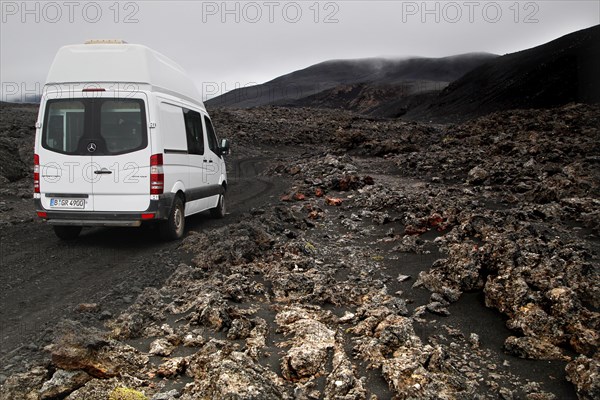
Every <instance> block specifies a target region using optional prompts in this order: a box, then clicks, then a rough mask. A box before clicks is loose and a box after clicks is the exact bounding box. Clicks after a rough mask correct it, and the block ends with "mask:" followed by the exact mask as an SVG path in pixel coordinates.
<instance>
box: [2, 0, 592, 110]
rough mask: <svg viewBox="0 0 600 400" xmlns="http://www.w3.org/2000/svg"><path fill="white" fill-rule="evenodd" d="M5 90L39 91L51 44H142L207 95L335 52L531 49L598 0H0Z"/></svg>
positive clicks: (586, 22)
mask: <svg viewBox="0 0 600 400" xmlns="http://www.w3.org/2000/svg"><path fill="white" fill-rule="evenodd" d="M0 10H1V27H0V56H1V61H0V80H1V82H2V99H3V100H4V99H6V98H8V97H12V98H13V99H14V98H15V97H16V98H17V99H19V98H21V99H23V98H25V99H26V98H27V96H30V95H31V94H32V93H35V92H36V91H37V92H38V93H39V92H41V86H43V84H44V81H45V78H46V73H47V71H48V69H49V67H50V64H51V63H52V60H53V57H54V55H55V53H56V51H57V49H58V48H59V47H61V46H63V45H66V44H74V43H83V42H84V41H85V40H87V39H92V38H102V39H106V38H118V39H123V40H126V41H127V42H129V43H140V44H144V45H147V46H149V47H151V48H153V49H155V50H157V51H159V52H161V53H163V54H165V55H166V56H168V57H170V58H172V59H173V60H175V61H176V62H178V63H179V64H180V65H182V66H183V67H184V68H185V69H186V70H187V71H188V72H189V73H190V74H191V75H192V76H193V78H194V79H195V81H196V83H197V86H198V88H199V89H200V90H201V91H202V92H203V93H204V95H208V96H212V95H214V94H216V92H225V91H228V90H232V89H234V88H236V87H238V86H245V85H250V84H253V83H262V82H265V81H268V80H270V79H273V78H275V77H277V76H280V75H283V74H286V73H288V72H291V71H294V70H298V69H301V68H305V67H307V66H309V65H312V64H315V63H318V62H321V61H325V60H329V59H338V58H364V57H380V56H384V57H402V56H427V57H442V56H448V55H453V54H460V53H467V52H474V51H485V52H490V53H497V54H505V53H511V52H515V51H519V50H523V49H526V48H530V47H533V46H536V45H539V44H542V43H545V42H548V41H550V40H552V39H555V38H557V37H560V36H562V35H564V34H567V33H570V32H573V31H576V30H579V29H583V28H587V27H590V26H593V25H597V24H599V23H600V1H598V0H586V1H559V0H551V1H515V0H512V1H511V0H509V1H469V0H467V1H437V2H435V1H428V2H423V1H393V0H392V1H357V0H346V1H318V2H317V1H315V0H310V1H270V0H266V1H229V2H223V1H156V0H154V1H120V2H116V1H95V2H94V1H73V0H65V1H62V0H59V1H54V2H52V1H50V2H48V1H38V2H22V1H4V0H2V1H1V9H0Z"/></svg>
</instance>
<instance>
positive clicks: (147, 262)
mask: <svg viewBox="0 0 600 400" xmlns="http://www.w3.org/2000/svg"><path fill="white" fill-rule="evenodd" d="M266 160H268V158H265V157H264V156H263V157H261V158H245V159H232V160H231V161H232V162H231V163H230V166H229V168H230V169H229V171H228V172H229V180H230V190H229V193H228V198H227V208H228V216H227V217H226V218H225V219H224V220H211V219H210V217H209V216H208V215H207V214H202V215H198V216H194V217H191V218H188V219H187V220H186V222H187V230H188V231H190V230H195V231H200V230H203V229H207V228H211V227H217V226H221V225H223V224H227V223H229V222H230V221H232V220H234V219H236V218H237V217H238V216H239V215H240V214H241V213H243V212H244V211H246V210H248V209H250V208H252V207H254V206H256V205H258V204H261V205H263V204H265V203H267V202H268V201H269V200H270V198H271V197H272V196H276V195H278V194H279V193H280V189H281V186H282V183H281V182H275V181H272V180H270V179H268V178H262V177H258V176H257V174H258V172H259V171H260V170H261V168H262V167H263V164H264V162H265V161H266ZM25 204H30V203H29V202H27V203H25ZM30 206H31V213H32V215H33V212H34V210H33V205H32V204H31V205H30ZM178 245H179V242H170V243H165V242H162V241H161V240H160V239H159V238H158V235H157V232H156V231H155V230H154V229H153V228H152V227H142V228H140V229H127V228H111V229H108V228H94V229H85V230H84V231H83V232H82V234H81V236H80V237H79V238H78V239H77V240H76V241H73V242H62V241H60V240H59V239H57V238H56V237H55V235H54V233H53V232H52V227H51V226H49V225H47V224H43V223H42V222H40V221H39V220H37V219H36V220H34V222H29V223H24V224H18V225H11V226H8V227H4V228H3V229H2V233H1V236H0V304H2V307H1V308H0V338H1V340H0V365H2V366H3V368H4V369H8V368H11V367H13V366H14V367H16V369H18V370H21V369H25V368H26V366H27V365H26V363H23V364H22V365H15V364H20V363H21V360H25V359H27V360H29V357H23V358H22V357H21V356H19V354H23V352H28V353H29V355H30V356H33V355H35V354H38V355H41V354H42V352H40V347H41V346H43V345H44V344H46V342H47V340H50V339H51V336H52V335H51V332H52V328H53V326H54V325H55V324H56V323H57V322H58V321H60V320H61V319H63V318H78V319H81V318H89V315H90V314H85V315H84V314H82V313H78V312H77V310H76V309H77V306H78V305H80V304H82V303H97V304H98V307H99V310H98V312H95V313H93V315H95V316H96V318H97V319H96V322H100V321H101V320H102V319H105V318H109V317H110V316H111V315H114V314H115V313H116V312H118V311H119V310H121V309H123V308H124V307H126V306H127V305H128V304H130V303H131V302H132V301H133V300H135V298H136V297H137V295H138V294H139V293H140V292H141V291H142V290H143V289H144V288H145V287H147V286H155V287H160V286H161V284H162V282H163V281H164V280H165V279H166V278H167V277H168V276H169V275H170V274H171V272H172V271H173V269H174V268H175V267H176V266H177V265H178V263H179V262H180V261H182V258H185V254H184V253H183V252H179V251H176V249H177V247H178ZM91 322H94V321H91ZM1 373H2V371H0V374H1Z"/></svg>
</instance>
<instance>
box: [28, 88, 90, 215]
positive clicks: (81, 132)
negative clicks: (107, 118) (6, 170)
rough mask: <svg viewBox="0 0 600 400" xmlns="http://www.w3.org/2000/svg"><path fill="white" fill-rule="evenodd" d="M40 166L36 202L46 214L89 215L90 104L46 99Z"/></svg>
mask: <svg viewBox="0 0 600 400" xmlns="http://www.w3.org/2000/svg"><path fill="white" fill-rule="evenodd" d="M42 104H44V105H45V109H44V116H43V121H42V137H41V140H40V141H39V142H38V143H37V144H36V154H37V155H38V156H39V163H40V195H41V198H40V201H41V203H42V206H43V207H44V208H45V209H47V210H56V211H68V210H74V211H80V212H81V211H83V212H85V211H93V209H94V203H93V194H92V193H93V188H92V178H91V174H92V171H91V169H90V167H91V165H92V164H91V163H92V157H91V155H90V153H89V151H88V150H87V146H88V143H89V141H90V140H91V139H92V136H91V135H92V132H91V130H90V129H89V127H90V126H91V120H92V110H91V107H90V104H89V103H88V102H87V101H86V100H85V99H61V98H60V94H58V95H56V94H54V95H50V96H49V98H47V99H46V101H45V102H42Z"/></svg>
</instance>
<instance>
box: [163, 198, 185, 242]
mask: <svg viewBox="0 0 600 400" xmlns="http://www.w3.org/2000/svg"><path fill="white" fill-rule="evenodd" d="M184 229H185V211H184V208H183V201H182V200H181V197H179V196H177V197H175V200H173V207H171V212H170V213H169V218H168V219H167V220H166V221H161V222H160V225H159V230H160V236H161V237H162V238H163V239H165V240H176V239H181V237H182V236H183V231H184Z"/></svg>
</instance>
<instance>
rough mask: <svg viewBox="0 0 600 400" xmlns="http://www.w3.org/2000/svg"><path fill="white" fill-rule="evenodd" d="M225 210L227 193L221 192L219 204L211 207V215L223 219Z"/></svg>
mask: <svg viewBox="0 0 600 400" xmlns="http://www.w3.org/2000/svg"><path fill="white" fill-rule="evenodd" d="M225 212H226V211H225V195H224V194H221V195H219V202H218V203H217V206H216V207H215V208H211V209H210V215H211V216H212V217H213V218H218V219H221V218H224V217H225Z"/></svg>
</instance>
